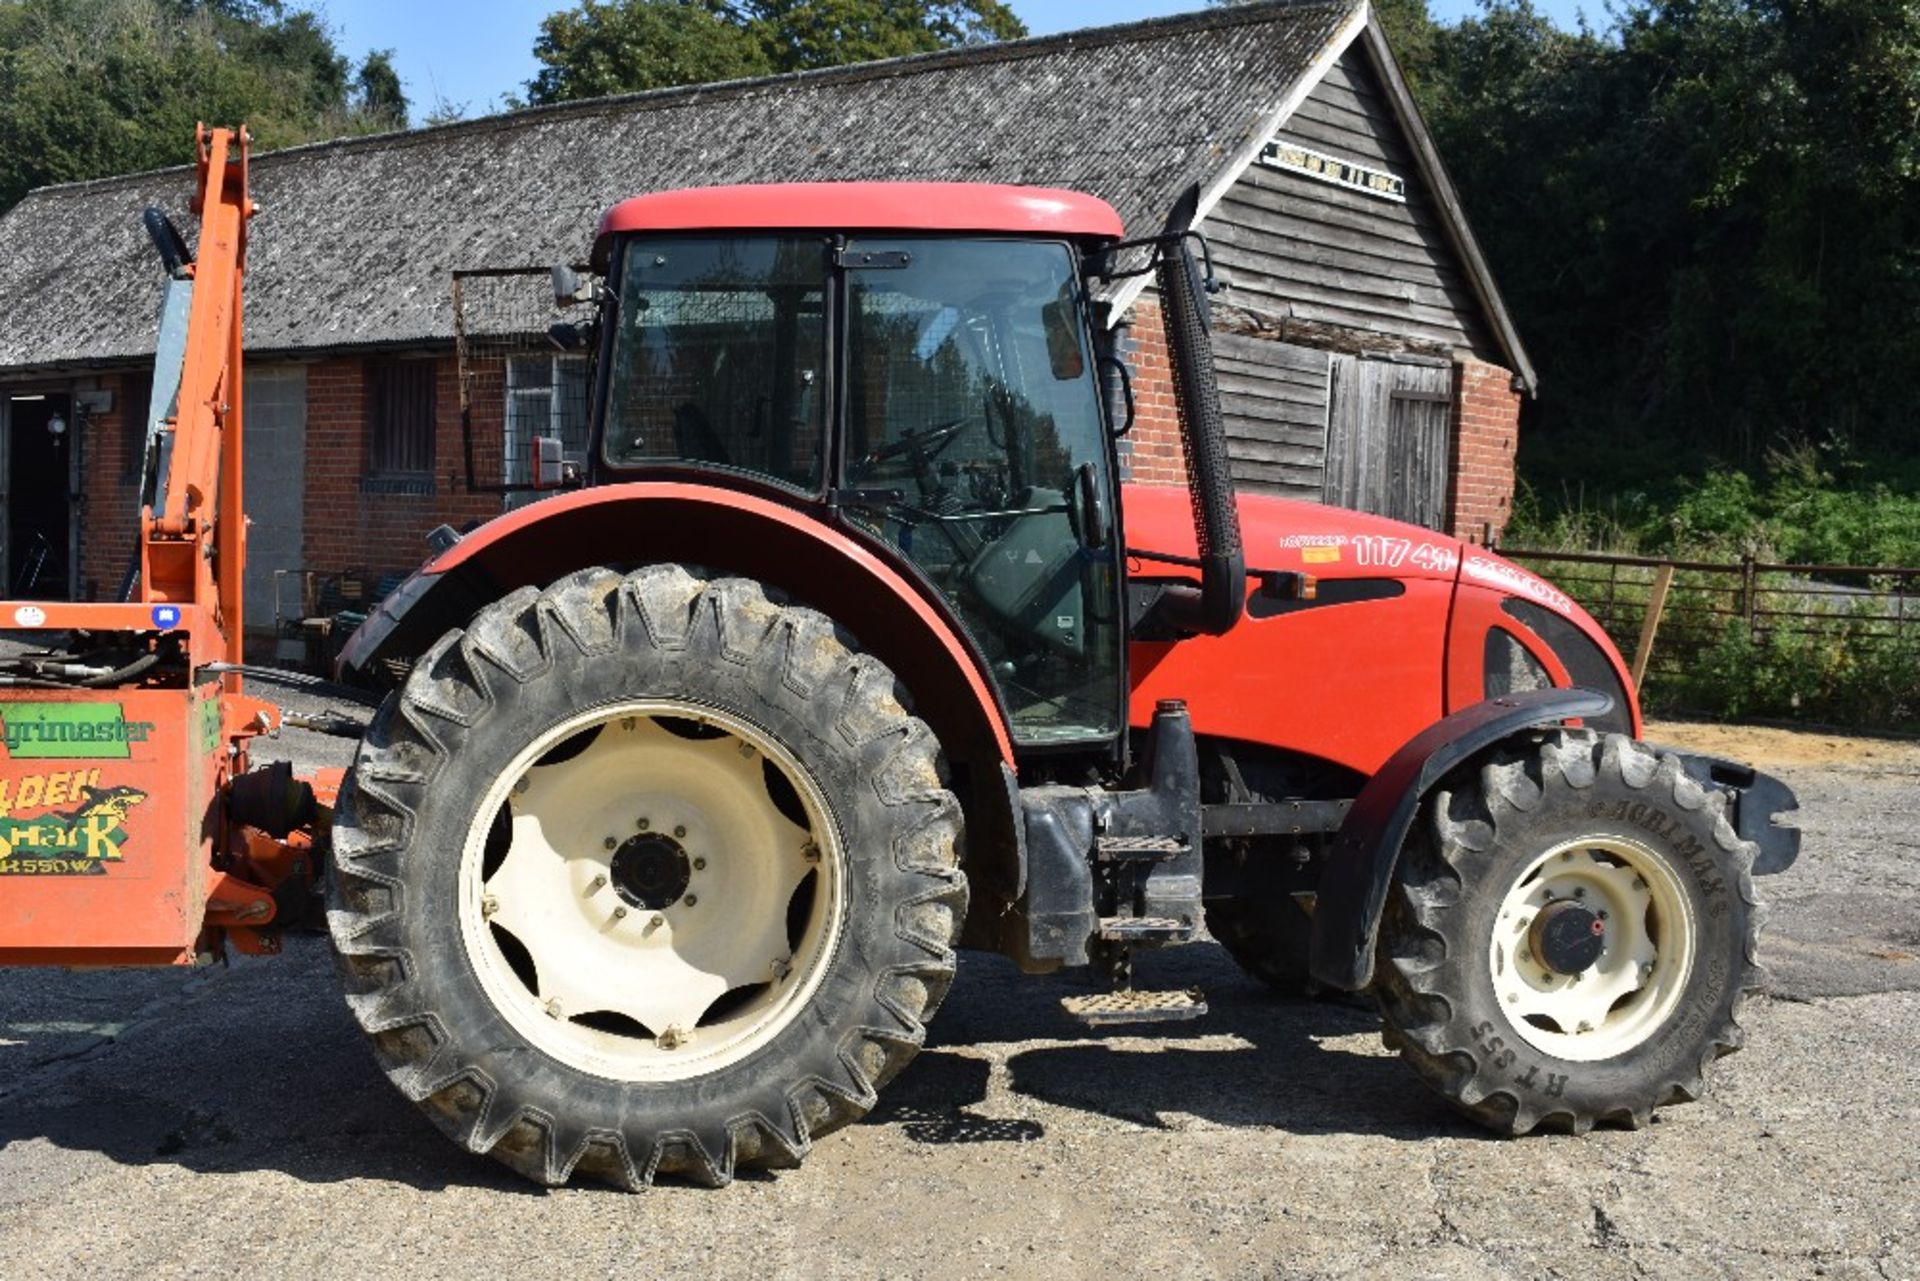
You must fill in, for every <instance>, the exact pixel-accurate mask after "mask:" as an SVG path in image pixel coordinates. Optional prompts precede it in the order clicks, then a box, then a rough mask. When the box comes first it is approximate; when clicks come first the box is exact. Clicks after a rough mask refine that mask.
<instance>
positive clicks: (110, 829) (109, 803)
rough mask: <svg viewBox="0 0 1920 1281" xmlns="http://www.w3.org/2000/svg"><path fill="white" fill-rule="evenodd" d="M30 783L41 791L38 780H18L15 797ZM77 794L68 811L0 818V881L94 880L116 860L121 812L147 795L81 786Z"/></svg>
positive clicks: (123, 834)
mask: <svg viewBox="0 0 1920 1281" xmlns="http://www.w3.org/2000/svg"><path fill="white" fill-rule="evenodd" d="M54 777H56V778H58V777H61V776H58V775H56V776H54ZM36 781H41V782H42V784H43V789H44V781H43V780H36V779H31V778H29V779H22V780H20V784H19V787H18V789H17V792H16V794H24V793H26V792H27V790H28V788H29V786H30V785H31V784H33V783H34V782H36ZM79 791H80V793H81V795H83V796H84V797H85V799H84V800H83V801H81V803H80V804H79V805H77V806H75V807H74V808H73V809H70V810H65V811H61V812H59V813H55V812H52V811H49V812H47V813H45V814H40V815H38V816H36V817H34V818H20V817H16V816H14V815H13V814H11V813H9V814H8V815H7V816H6V817H5V818H0V876H98V875H101V874H102V873H104V872H105V871H106V870H107V864H108V863H118V862H119V861H120V860H121V858H122V857H123V855H122V854H121V852H120V847H121V846H122V845H124V844H125V843H126V840H127V833H126V819H127V811H129V810H131V809H132V808H133V807H134V806H136V805H138V804H140V802H142V801H144V800H146V799H147V794H146V793H145V792H143V791H140V790H139V789H138V788H133V787H94V786H91V785H89V784H84V783H83V784H81V785H80V787H79ZM42 794H43V795H44V790H43V792H42Z"/></svg>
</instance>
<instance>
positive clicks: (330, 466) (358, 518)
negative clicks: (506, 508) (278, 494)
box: [250, 354, 500, 574]
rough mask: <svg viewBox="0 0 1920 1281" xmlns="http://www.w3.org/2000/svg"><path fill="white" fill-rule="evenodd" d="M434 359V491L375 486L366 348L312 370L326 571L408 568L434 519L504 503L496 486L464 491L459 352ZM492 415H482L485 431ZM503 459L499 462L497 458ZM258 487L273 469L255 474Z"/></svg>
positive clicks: (315, 545) (313, 510)
mask: <svg viewBox="0 0 1920 1281" xmlns="http://www.w3.org/2000/svg"><path fill="white" fill-rule="evenodd" d="M423 359H430V360H432V361H433V362H434V365H435V372H434V461H433V475H432V482H431V487H430V492H427V493H423V494H400V493H382V492H378V481H379V478H377V477H369V476H368V475H367V474H366V473H367V464H366V459H367V403H366V365H365V362H364V361H363V360H362V359H360V358H359V357H343V358H339V359H334V360H323V361H320V362H318V363H316V364H314V365H312V366H310V367H309V368H308V370H307V487H306V489H307V492H306V513H305V515H306V522H305V524H306V534H305V541H306V562H307V565H308V566H309V567H310V568H313V569H319V570H329V571H339V570H364V571H367V572H369V573H372V574H380V573H382V572H388V571H393V572H399V571H406V570H411V569H413V568H414V567H415V566H417V565H419V564H420V562H421V561H423V560H425V559H426V557H427V552H428V549H427V545H426V541H425V540H426V536H427V533H428V532H429V531H430V530H432V529H433V527H434V526H436V525H441V524H448V525H452V526H453V527H454V528H456V529H458V528H460V527H461V526H463V525H465V524H466V523H467V522H468V521H471V520H475V519H479V520H485V519H486V518H487V517H489V516H494V515H498V514H499V512H500V496H499V495H497V494H468V493H466V492H465V480H464V470H463V464H462V461H461V460H462V453H461V439H460V386H459V370H458V366H457V363H456V362H455V360H454V358H453V356H452V355H450V354H449V355H443V356H434V357H423ZM497 424H498V418H497V415H495V416H494V422H493V423H492V424H483V423H476V424H475V428H476V439H477V440H488V439H489V437H488V436H487V434H486V433H487V431H488V429H489V427H491V428H492V430H493V431H494V432H495V433H497V432H498V425H497ZM496 466H497V464H496ZM250 479H252V480H253V482H254V483H253V485H252V489H253V492H254V493H256V494H258V493H261V492H262V490H263V488H264V486H265V484H266V483H268V482H267V478H266V477H253V478H250Z"/></svg>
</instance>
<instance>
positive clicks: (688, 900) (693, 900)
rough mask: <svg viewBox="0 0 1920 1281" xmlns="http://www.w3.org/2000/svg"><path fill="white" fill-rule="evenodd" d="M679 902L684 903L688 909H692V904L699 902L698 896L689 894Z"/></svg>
mask: <svg viewBox="0 0 1920 1281" xmlns="http://www.w3.org/2000/svg"><path fill="white" fill-rule="evenodd" d="M680 901H681V902H682V903H685V904H686V905H687V906H688V907H692V906H693V905H694V904H696V903H698V902H699V901H700V896H699V895H698V894H689V895H687V896H686V897H685V898H683V899H681V900H680Z"/></svg>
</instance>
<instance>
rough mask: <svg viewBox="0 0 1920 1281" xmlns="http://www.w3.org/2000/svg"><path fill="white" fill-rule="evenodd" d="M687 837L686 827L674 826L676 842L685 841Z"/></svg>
mask: <svg viewBox="0 0 1920 1281" xmlns="http://www.w3.org/2000/svg"><path fill="white" fill-rule="evenodd" d="M686 835H687V829H686V828H685V827H684V826H682V825H680V824H675V825H674V829H673V837H674V839H675V840H682V839H685V837H686Z"/></svg>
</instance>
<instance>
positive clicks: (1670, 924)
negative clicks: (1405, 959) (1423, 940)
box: [1487, 836, 1698, 1062]
mask: <svg viewBox="0 0 1920 1281" xmlns="http://www.w3.org/2000/svg"><path fill="white" fill-rule="evenodd" d="M1555 905H1577V906H1578V907H1580V908H1581V909H1582V910H1583V911H1584V912H1585V913H1587V914H1589V915H1590V916H1591V917H1592V919H1593V922H1594V932H1595V933H1596V934H1597V935H1599V937H1600V939H1601V947H1600V951H1599V955H1598V957H1597V958H1596V959H1594V960H1593V961H1592V962H1591V964H1589V965H1587V966H1585V967H1584V968H1582V969H1580V970H1579V971H1578V972H1574V973H1563V972H1560V971H1559V970H1557V969H1555V968H1554V967H1553V966H1552V965H1551V964H1550V963H1549V962H1548V960H1547V958H1545V957H1543V956H1542V955H1541V954H1540V953H1541V951H1542V949H1541V947H1540V946H1539V941H1540V933H1539V931H1538V928H1537V926H1538V924H1539V918H1540V915H1541V913H1542V912H1545V911H1547V910H1548V909H1550V908H1552V907H1554V906H1555ZM1582 919H1583V920H1584V919H1585V918H1584V917H1583V918H1582ZM1697 935H1698V929H1697V925H1696V921H1695V917H1694V914H1693V909H1692V906H1691V904H1690V903H1689V902H1688V900H1687V896H1686V895H1685V894H1684V893H1683V892H1682V891H1681V888H1680V883H1679V880H1678V879H1677V878H1676V877H1675V876H1674V873H1673V869H1672V867H1671V866H1670V865H1669V864H1668V863H1667V861H1666V860H1665V859H1664V858H1661V857H1660V856H1659V855H1658V854H1655V853H1654V852H1653V851H1652V850H1651V849H1649V848H1648V847H1647V846H1645V845H1642V844H1641V843H1639V842H1638V841H1634V840H1630V839H1627V838H1625V837H1620V836H1592V837H1582V838H1580V839H1578V840H1573V841H1567V842H1565V843H1563V844H1560V845H1556V846H1555V847H1554V848H1552V849H1551V850H1549V851H1547V852H1546V853H1545V854H1542V855H1541V856H1540V857H1539V858H1537V859H1535V860H1534V861H1533V862H1532V863H1530V864H1529V865H1528V866H1527V868H1526V870H1525V871H1524V872H1523V873H1522V874H1521V875H1520V876H1519V877H1518V878H1517V879H1516V880H1515V881H1514V882H1513V884H1512V886H1511V887H1510V888H1509V889H1508V890H1507V892H1506V895H1505V896H1504V897H1503V899H1502V900H1501V903H1500V911H1499V914H1498V915H1497V916H1496V917H1495V918H1494V928H1493V938H1492V941H1491V943H1490V945H1489V947H1488V952H1487V959H1488V964H1489V965H1490V967H1491V969H1492V974H1493V987H1494V992H1495V993H1496V995H1497V996H1498V998H1499V1001H1500V1006H1501V1009H1502V1010H1503V1011H1504V1012H1505V1014H1506V1016H1507V1021H1508V1023H1510V1024H1511V1025H1512V1027H1513V1030H1514V1032H1515V1033H1517V1034H1518V1035H1519V1036H1520V1038H1521V1039H1522V1040H1524V1041H1525V1042H1526V1043H1527V1044H1529V1045H1531V1046H1533V1047H1534V1048H1535V1049H1537V1050H1542V1051H1545V1052H1546V1053H1548V1054H1551V1055H1553V1056H1555V1057H1556V1058H1561V1059H1567V1060H1571V1061H1574V1062H1594V1061H1597V1060H1600V1059H1609V1058H1614V1057H1617V1056H1618V1055H1621V1054H1625V1053H1626V1052H1627V1051H1629V1050H1631V1049H1633V1048H1634V1047H1636V1046H1638V1045H1641V1044H1643V1043H1644V1042H1646V1041H1647V1040H1648V1039H1650V1038H1651V1037H1652V1036H1654V1034H1655V1033H1656V1032H1658V1031H1659V1029H1660V1028H1661V1027H1662V1026H1663V1025H1664V1024H1665V1023H1666V1021H1667V1019H1668V1017H1669V1016H1670V1015H1671V1014H1672V1013H1673V1011H1674V1009H1675V1008H1676V1007H1677V1006H1678V1005H1679V1003H1680V998H1681V994H1682V993H1683V992H1684V990H1685V988H1686V984H1687V976H1688V975H1689V974H1690V973H1691V972H1692V969H1693V962H1694V955H1695V951H1696V946H1697V942H1696V940H1697Z"/></svg>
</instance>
